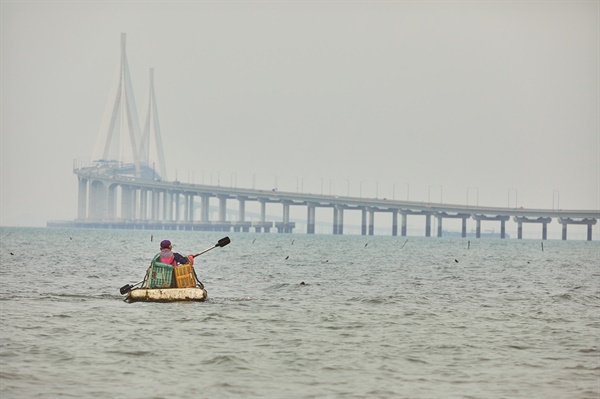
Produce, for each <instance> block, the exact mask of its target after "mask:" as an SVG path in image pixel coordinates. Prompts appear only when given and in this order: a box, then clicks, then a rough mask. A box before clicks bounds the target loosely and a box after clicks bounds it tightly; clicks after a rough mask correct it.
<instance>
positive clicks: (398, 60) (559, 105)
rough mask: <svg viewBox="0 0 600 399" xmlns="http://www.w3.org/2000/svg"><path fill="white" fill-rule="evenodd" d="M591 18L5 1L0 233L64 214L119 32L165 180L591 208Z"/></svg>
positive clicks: (545, 9) (310, 4)
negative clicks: (150, 111) (151, 73)
mask: <svg viewBox="0 0 600 399" xmlns="http://www.w3.org/2000/svg"><path fill="white" fill-rule="evenodd" d="M599 13H600V5H599V2H598V1H564V2H562V1H423V2H416V1H410V2H406V1H386V2H380V1H324V2H317V1H304V2H300V1H297V2H295V1H294V2H284V1H280V2H279V1H230V2H202V1H185V2H177V1H169V2H160V1H152V2H150V1H147V2H146V1H130V2H127V1H122V2H116V1H107V2H104V1H102V2H100V1H69V2H66V1H61V2H58V1H57V2H53V1H35V2H33V1H32V2H25V1H4V0H2V2H1V35H2V36H1V101H2V103H1V155H2V160H1V193H0V195H1V197H0V202H1V214H0V224H1V225H21V226H43V225H45V223H46V222H47V221H48V220H72V219H74V218H75V217H76V214H77V178H76V176H75V175H74V174H73V171H72V167H73V160H74V159H86V158H91V156H92V152H93V150H94V145H95V143H96V139H97V137H98V135H99V133H100V132H99V130H100V126H101V125H102V120H103V117H104V114H105V109H106V107H107V104H108V101H107V100H108V95H109V93H110V91H111V89H112V85H113V78H114V73H115V68H117V66H118V64H119V53H120V36H121V33H122V32H125V33H127V56H128V61H129V68H130V72H131V76H132V80H133V88H134V92H135V95H136V103H137V109H138V114H139V116H140V122H141V123H142V124H143V121H144V119H145V115H146V97H147V94H148V70H149V68H151V67H152V68H154V69H155V91H156V96H157V102H158V112H159V118H160V125H161V131H162V136H163V142H164V149H165V156H166V159H167V168H168V171H169V172H168V173H169V177H170V178H171V179H174V178H175V176H176V175H177V178H178V179H179V180H181V181H194V182H196V183H201V182H202V181H203V180H204V183H210V182H211V181H212V182H213V183H215V184H216V182H217V178H218V179H219V183H220V184H221V185H230V184H235V185H237V186H245V187H250V186H251V185H252V175H255V182H256V184H257V185H259V186H263V187H266V186H273V185H277V186H278V188H279V189H280V190H286V191H296V190H304V191H306V192H317V193H318V192H321V189H322V190H323V192H324V193H329V192H330V191H331V192H332V193H333V194H338V195H346V194H348V193H349V194H350V195H356V196H358V195H363V196H371V197H374V196H375V194H377V196H378V197H380V198H381V197H387V198H392V197H393V196H395V197H396V198H402V199H404V198H406V195H407V190H408V191H409V195H410V199H411V200H422V201H427V200H428V199H429V200H431V201H433V202H439V200H440V199H441V200H443V202H447V203H455V204H465V203H466V202H467V195H468V194H470V197H469V199H468V200H469V202H470V203H471V204H474V202H475V199H474V198H475V196H476V193H477V192H478V194H479V204H480V205H489V206H507V205H511V206H514V205H515V202H516V205H518V206H523V207H526V208H550V209H551V208H553V207H554V206H557V205H558V204H559V206H560V208H563V209H600V203H599V202H600V200H599V180H600V131H599V120H600V116H599V91H600V90H599V89H600V84H599V70H600V65H599V54H600V51H599V32H600V31H599ZM275 176H277V177H275ZM321 187H323V188H321ZM555 190H557V191H555ZM428 197H429V198H428Z"/></svg>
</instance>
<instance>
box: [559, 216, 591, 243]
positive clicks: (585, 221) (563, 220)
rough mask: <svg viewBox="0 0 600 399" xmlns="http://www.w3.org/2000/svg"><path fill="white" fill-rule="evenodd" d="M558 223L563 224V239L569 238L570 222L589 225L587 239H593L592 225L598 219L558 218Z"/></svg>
mask: <svg viewBox="0 0 600 399" xmlns="http://www.w3.org/2000/svg"><path fill="white" fill-rule="evenodd" d="M558 223H560V224H562V239H563V240H566V239H567V226H568V225H570V224H585V225H587V241H592V230H593V229H592V226H593V225H595V224H596V219H586V218H584V219H579V220H577V219H574V218H558Z"/></svg>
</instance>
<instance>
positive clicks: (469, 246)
mask: <svg viewBox="0 0 600 399" xmlns="http://www.w3.org/2000/svg"><path fill="white" fill-rule="evenodd" d="M467 249H471V241H470V240H469V245H468V246H467Z"/></svg>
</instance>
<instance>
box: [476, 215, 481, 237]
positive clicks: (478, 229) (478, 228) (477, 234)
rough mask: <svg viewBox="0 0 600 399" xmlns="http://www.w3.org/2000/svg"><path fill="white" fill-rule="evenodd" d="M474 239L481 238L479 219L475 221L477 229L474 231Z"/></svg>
mask: <svg viewBox="0 0 600 399" xmlns="http://www.w3.org/2000/svg"><path fill="white" fill-rule="evenodd" d="M475 238H481V219H477V228H476V230H475Z"/></svg>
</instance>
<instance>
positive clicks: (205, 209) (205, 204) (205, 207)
mask: <svg viewBox="0 0 600 399" xmlns="http://www.w3.org/2000/svg"><path fill="white" fill-rule="evenodd" d="M201 198H202V200H201V204H200V206H201V207H200V221H201V222H202V223H208V214H209V210H210V196H208V195H207V194H203V195H202V196H201Z"/></svg>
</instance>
